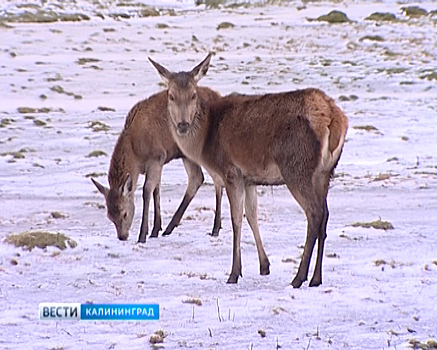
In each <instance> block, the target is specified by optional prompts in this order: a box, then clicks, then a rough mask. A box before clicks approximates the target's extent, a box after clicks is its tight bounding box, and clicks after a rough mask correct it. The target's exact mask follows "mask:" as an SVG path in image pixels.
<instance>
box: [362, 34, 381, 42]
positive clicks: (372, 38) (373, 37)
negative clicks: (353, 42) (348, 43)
mask: <svg viewBox="0 0 437 350" xmlns="http://www.w3.org/2000/svg"><path fill="white" fill-rule="evenodd" d="M364 40H370V41H384V38H383V37H382V36H381V35H366V36H363V37H362V38H360V40H359V41H364Z"/></svg>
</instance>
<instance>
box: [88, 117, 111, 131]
mask: <svg viewBox="0 0 437 350" xmlns="http://www.w3.org/2000/svg"><path fill="white" fill-rule="evenodd" d="M88 128H90V129H93V131H94V132H99V131H108V130H109V129H110V127H109V126H108V125H106V124H105V123H103V122H101V121H98V120H93V121H92V122H90V123H89V126H88Z"/></svg>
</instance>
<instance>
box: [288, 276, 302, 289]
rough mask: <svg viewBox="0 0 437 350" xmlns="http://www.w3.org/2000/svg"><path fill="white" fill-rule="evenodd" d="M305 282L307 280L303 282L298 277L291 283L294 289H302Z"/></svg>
mask: <svg viewBox="0 0 437 350" xmlns="http://www.w3.org/2000/svg"><path fill="white" fill-rule="evenodd" d="M303 282H305V280H301V279H300V278H299V277H298V276H296V277H295V278H294V280H293V282H291V285H292V286H293V288H300V286H301V285H302V283H303Z"/></svg>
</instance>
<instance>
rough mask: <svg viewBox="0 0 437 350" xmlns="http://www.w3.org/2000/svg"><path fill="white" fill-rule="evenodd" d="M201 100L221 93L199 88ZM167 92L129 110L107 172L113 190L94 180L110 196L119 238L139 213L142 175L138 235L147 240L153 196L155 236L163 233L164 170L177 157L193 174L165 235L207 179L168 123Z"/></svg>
mask: <svg viewBox="0 0 437 350" xmlns="http://www.w3.org/2000/svg"><path fill="white" fill-rule="evenodd" d="M197 93H198V98H197V99H196V102H197V103H198V104H199V108H200V106H202V108H205V106H206V105H207V104H208V103H210V101H212V100H215V99H218V98H219V97H220V95H219V94H218V93H217V92H215V91H213V90H211V89H209V88H206V87H205V88H203V87H198V88H197ZM167 104H168V96H167V91H161V92H159V93H157V94H154V95H152V96H150V97H149V98H147V99H145V100H143V101H140V102H138V103H137V104H136V105H134V107H132V109H131V110H130V111H129V113H128V115H127V117H126V120H125V125H124V129H123V131H122V132H121V134H120V136H119V137H118V140H117V142H116V144H115V147H114V150H113V153H112V156H111V162H110V166H109V172H108V182H109V188H107V187H105V186H104V185H102V184H100V183H99V182H98V181H96V180H95V179H91V181H92V182H93V184H94V185H95V186H96V187H97V189H98V191H99V192H100V193H102V194H103V195H104V197H105V201H106V207H107V216H108V218H109V219H110V221H112V222H113V223H114V225H115V227H116V231H117V237H118V239H119V240H122V241H125V240H127V239H128V237H129V230H130V228H131V226H132V222H133V219H134V214H135V204H134V193H135V189H136V186H137V182H138V178H139V175H140V174H144V175H145V182H144V185H143V193H142V197H143V212H142V221H141V227H140V233H139V236H138V242H139V243H145V242H146V237H147V235H148V221H149V220H148V212H149V204H150V200H151V197H152V195H153V201H154V220H153V228H152V232H151V234H150V237H158V234H159V231H160V230H161V224H162V221H161V209H160V189H161V176H162V169H163V166H164V165H165V164H167V163H168V162H170V161H171V160H173V159H177V158H182V162H183V165H184V167H185V170H186V172H187V175H188V185H187V188H186V191H185V195H184V197H183V199H182V202H181V203H180V205H179V207H178V208H177V210H176V212H175V214H174V215H173V217H172V219H171V221H170V223H169V224H168V226H167V227H166V229H165V230H164V232H163V236H167V235H170V234H171V233H172V232H173V230H174V228H175V227H176V226H178V225H179V223H180V221H181V219H182V216H183V214H184V212H185V210H186V209H187V207H188V205H189V204H190V202H191V200H192V199H193V197H194V196H195V194H196V193H197V190H198V189H199V187H200V186H201V185H202V183H203V181H204V176H203V172H202V169H201V168H200V166H199V165H197V164H196V163H194V162H193V161H191V160H190V159H188V158H186V157H184V155H183V153H182V152H181V150H180V149H179V147H178V146H177V144H176V142H175V141H174V139H173V136H172V134H171V131H170V125H169V124H168V123H167V120H166V114H167V109H168V106H167ZM222 193H223V192H222V188H220V187H216V210H215V216H214V225H213V228H212V232H211V235H212V236H218V234H219V231H220V228H221V200H222Z"/></svg>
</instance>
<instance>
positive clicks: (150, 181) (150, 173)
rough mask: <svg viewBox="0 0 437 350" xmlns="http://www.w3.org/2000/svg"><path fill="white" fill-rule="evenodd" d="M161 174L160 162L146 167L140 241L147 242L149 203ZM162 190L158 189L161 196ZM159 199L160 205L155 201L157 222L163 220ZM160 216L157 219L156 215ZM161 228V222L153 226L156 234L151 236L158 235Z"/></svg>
mask: <svg viewBox="0 0 437 350" xmlns="http://www.w3.org/2000/svg"><path fill="white" fill-rule="evenodd" d="M161 174H162V165H161V164H159V163H158V162H155V163H153V164H150V165H148V167H147V168H146V179H145V181H144V186H143V218H142V221H141V228H140V235H139V238H138V243H145V242H146V237H147V233H148V230H149V228H148V226H149V204H150V197H151V195H152V192H154V191H155V189H156V188H157V187H158V186H159V184H160V182H161ZM159 194H160V191H159V190H158V192H157V195H158V196H159ZM155 199H156V197H155ZM159 207H160V206H159V199H158V206H156V203H155V221H154V222H155V224H156V223H157V222H159V223H160V222H161V212H160V208H159ZM157 208H158V212H156V209H157ZM157 215H158V216H159V220H157V219H156V216H157ZM160 229H161V227H160V224H159V226H158V227H153V232H154V236H151V237H157V236H158V232H159V230H160Z"/></svg>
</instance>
